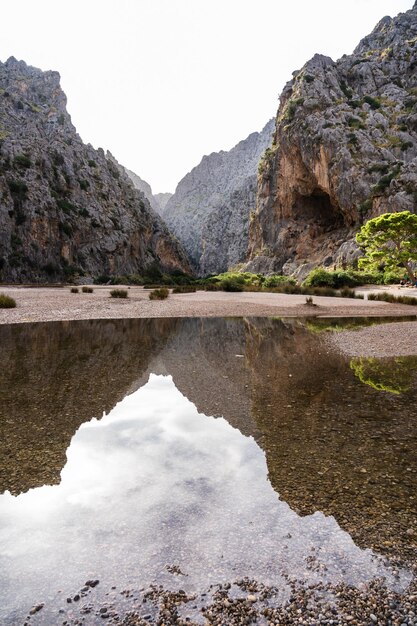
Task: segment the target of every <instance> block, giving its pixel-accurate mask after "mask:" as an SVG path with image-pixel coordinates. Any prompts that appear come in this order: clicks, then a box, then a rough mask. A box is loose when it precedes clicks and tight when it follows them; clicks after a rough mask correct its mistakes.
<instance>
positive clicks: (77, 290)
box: [70, 287, 80, 293]
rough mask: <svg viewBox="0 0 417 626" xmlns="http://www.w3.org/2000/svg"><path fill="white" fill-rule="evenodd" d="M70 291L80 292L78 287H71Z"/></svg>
mask: <svg viewBox="0 0 417 626" xmlns="http://www.w3.org/2000/svg"><path fill="white" fill-rule="evenodd" d="M70 291H71V293H79V292H80V290H79V289H78V287H71V289H70Z"/></svg>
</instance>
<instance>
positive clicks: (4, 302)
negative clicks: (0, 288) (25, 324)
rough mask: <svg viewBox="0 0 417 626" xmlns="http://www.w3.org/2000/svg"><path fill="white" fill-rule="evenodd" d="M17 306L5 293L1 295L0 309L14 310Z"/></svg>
mask: <svg viewBox="0 0 417 626" xmlns="http://www.w3.org/2000/svg"><path fill="white" fill-rule="evenodd" d="M15 306H16V300H15V299H14V298H11V297H10V296H7V295H6V294H5V293H0V309H14V308H15Z"/></svg>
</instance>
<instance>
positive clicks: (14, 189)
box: [7, 180, 28, 198]
mask: <svg viewBox="0 0 417 626" xmlns="http://www.w3.org/2000/svg"><path fill="white" fill-rule="evenodd" d="M7 184H8V185H9V189H10V192H11V194H12V195H13V196H18V197H19V198H24V197H25V196H26V194H27V192H28V186H27V184H26V183H25V181H23V180H9V181H8V183H7Z"/></svg>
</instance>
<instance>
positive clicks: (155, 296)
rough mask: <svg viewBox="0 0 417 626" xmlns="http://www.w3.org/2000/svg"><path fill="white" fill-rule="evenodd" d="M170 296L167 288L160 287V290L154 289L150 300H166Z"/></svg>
mask: <svg viewBox="0 0 417 626" xmlns="http://www.w3.org/2000/svg"><path fill="white" fill-rule="evenodd" d="M168 296H169V289H167V288H166V287H160V289H154V290H153V291H151V293H150V294H149V300H165V298H168Z"/></svg>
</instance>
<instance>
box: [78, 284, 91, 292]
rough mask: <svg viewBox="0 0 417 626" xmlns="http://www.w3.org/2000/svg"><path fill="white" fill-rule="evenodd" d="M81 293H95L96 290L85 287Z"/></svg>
mask: <svg viewBox="0 0 417 626" xmlns="http://www.w3.org/2000/svg"><path fill="white" fill-rule="evenodd" d="M81 291H82V292H83V293H93V291H94V289H93V288H92V287H87V285H84V287H82V288H81Z"/></svg>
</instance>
